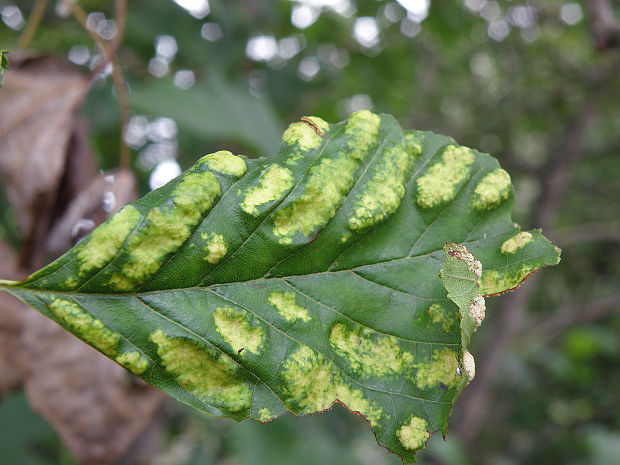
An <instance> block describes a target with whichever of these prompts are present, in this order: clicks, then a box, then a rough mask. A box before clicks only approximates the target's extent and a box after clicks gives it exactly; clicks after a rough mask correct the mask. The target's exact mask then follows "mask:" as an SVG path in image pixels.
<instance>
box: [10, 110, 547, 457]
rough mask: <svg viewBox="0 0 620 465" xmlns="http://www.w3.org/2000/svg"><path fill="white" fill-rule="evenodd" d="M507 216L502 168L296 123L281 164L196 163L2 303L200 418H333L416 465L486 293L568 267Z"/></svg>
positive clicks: (360, 118) (458, 384)
mask: <svg viewBox="0 0 620 465" xmlns="http://www.w3.org/2000/svg"><path fill="white" fill-rule="evenodd" d="M513 201H514V190H513V188H512V185H511V184H510V177H509V176H508V174H507V173H506V172H505V171H503V170H501V169H500V168H499V165H498V163H497V161H496V160H495V159H493V158H491V157H490V156H488V155H485V154H481V153H479V152H476V151H475V150H471V149H469V148H467V147H462V146H458V145H456V144H455V142H454V141H453V140H452V139H450V138H448V137H444V136H438V135H435V134H432V133H430V132H421V131H411V132H407V133H405V132H403V130H402V129H401V128H400V126H399V125H398V123H397V122H396V121H395V120H394V119H393V118H392V117H391V116H389V115H380V116H379V115H375V114H372V113H370V112H368V111H361V112H358V113H354V114H353V115H352V116H351V117H350V118H349V119H348V120H347V121H344V122H342V123H340V124H335V125H334V124H328V123H326V122H325V121H323V120H321V119H320V118H316V117H310V118H304V121H303V122H298V123H293V124H291V125H290V126H289V128H288V129H287V130H286V132H285V133H284V136H283V143H282V146H281V149H280V151H279V152H278V153H277V154H276V155H275V156H273V157H270V158H261V159H254V160H250V159H246V158H243V157H237V156H234V155H233V154H231V153H230V152H225V151H222V152H217V153H215V154H211V155H206V156H204V157H203V158H201V159H200V160H199V161H198V162H197V163H196V165H194V166H193V167H192V168H191V169H189V170H188V171H186V172H185V173H183V174H182V175H181V176H180V177H179V178H177V179H175V180H173V181H171V182H170V183H169V184H167V185H166V186H164V187H162V188H161V189H158V190H155V191H152V192H151V193H149V194H147V195H146V196H145V197H143V198H142V199H140V200H138V201H137V202H135V203H134V204H131V205H128V206H125V207H124V208H123V209H122V210H121V211H120V212H119V213H117V214H116V215H115V216H114V217H113V218H112V219H110V220H109V221H108V222H107V223H105V224H103V225H101V226H99V227H98V228H97V229H96V230H95V231H94V232H93V233H91V235H90V236H88V237H87V238H86V239H84V240H83V241H82V242H81V243H80V244H78V245H77V246H75V247H74V248H73V249H72V250H70V251H69V252H68V253H67V254H65V255H64V256H63V257H61V258H60V259H58V260H57V261H55V262H54V263H52V264H50V265H49V266H47V267H45V268H43V269H42V270H40V271H38V272H36V273H35V274H33V275H32V276H30V277H29V278H28V279H26V280H25V281H23V282H20V283H14V284H12V285H7V284H5V285H4V286H5V287H6V288H7V290H9V291H10V292H11V293H13V294H15V295H16V296H18V297H20V298H21V299H23V300H24V301H25V302H27V303H29V304H30V305H32V306H33V307H35V308H37V309H38V310H39V311H40V312H42V313H43V314H45V315H47V316H48V317H50V318H52V319H54V320H55V321H57V322H58V323H59V324H61V325H62V326H64V327H65V328H67V329H68V330H69V331H71V332H72V333H74V334H76V335H77V336H78V337H80V338H82V339H83V340H84V341H86V342H88V343H89V344H91V345H92V346H94V347H95V348H97V349H98V350H100V351H101V352H103V353H104V354H106V355H107V356H108V357H111V358H113V359H114V360H116V361H117V362H118V363H120V364H121V365H123V366H125V367H126V368H127V369H129V370H130V371H132V372H133V373H134V374H136V375H137V376H140V377H141V378H142V379H144V380H145V381H147V382H148V383H150V384H152V385H154V386H156V387H158V388H160V389H161V390H163V391H165V392H166V393H168V394H169V395H171V396H173V397H175V398H177V399H179V400H180V401H182V402H185V403H187V404H189V405H192V406H194V407H196V408H198V409H200V410H202V411H205V412H209V413H213V414H216V415H223V416H227V417H230V418H234V419H236V420H242V419H245V418H247V417H251V418H254V419H257V420H260V421H268V420H271V419H272V418H275V417H277V416H279V415H282V414H283V413H286V412H287V411H290V412H293V413H294V414H296V415H305V414H309V413H313V412H317V411H323V410H326V409H329V408H330V407H331V406H332V404H333V403H334V402H340V403H341V404H343V405H345V406H346V407H347V408H348V409H349V410H351V411H353V412H357V413H359V414H360V415H363V416H364V417H365V418H366V419H367V420H368V422H369V423H370V424H371V426H372V428H373V430H374V432H375V434H376V437H377V441H378V442H379V443H380V444H381V445H383V446H385V447H387V448H388V449H390V450H391V451H393V452H395V453H397V454H398V455H400V456H401V457H402V458H403V461H404V462H411V461H413V460H414V459H415V451H416V450H418V449H421V448H423V447H424V445H425V443H426V440H427V439H428V437H429V436H430V432H432V431H436V430H438V429H440V430H442V432H443V433H444V434H445V433H446V429H447V420H448V416H449V413H450V410H451V408H452V404H453V403H454V401H455V399H456V397H457V396H458V394H459V392H460V391H461V390H462V389H463V387H464V386H465V384H466V383H467V381H468V380H470V379H471V377H473V371H472V367H471V365H472V363H473V359H471V360H470V357H471V356H470V355H467V354H468V352H466V347H467V344H468V342H469V338H470V337H471V333H472V332H473V330H474V328H475V326H476V324H477V323H479V322H480V321H481V316H480V309H481V304H480V302H479V300H481V297H479V294H480V293H483V294H496V293H501V292H505V291H507V290H509V289H512V288H514V287H517V286H518V285H519V284H520V282H521V281H522V280H523V279H525V277H527V275H528V274H529V273H531V272H533V271H536V270H537V269H539V268H540V267H542V266H545V265H552V264H555V263H557V262H558V261H559V249H557V248H556V247H554V246H553V245H551V244H550V243H549V241H547V240H546V239H545V238H544V237H543V236H542V235H541V233H540V231H530V232H521V231H520V229H519V227H518V226H517V225H515V224H513V222H512V220H511V219H510V212H511V209H512V206H513ZM448 241H449V242H454V243H460V244H462V245H454V244H453V245H448V246H447V247H446V253H447V257H448V259H447V262H446V267H445V268H444V269H443V271H442V277H441V279H440V278H439V272H440V268H441V267H442V265H443V264H444V262H445V261H446V260H445V254H444V250H443V248H444V245H445V244H446V242H448ZM468 250H469V251H468ZM470 252H471V253H473V254H474V255H475V256H476V257H478V259H479V260H480V261H481V262H482V267H483V269H484V271H483V273H482V280H481V282H482V287H480V270H479V266H478V265H476V263H478V262H477V260H476V259H474V258H473V256H472V255H471V254H470ZM442 280H443V282H444V284H445V286H446V287H444V285H443V284H442ZM446 289H447V290H448V293H447V292H446ZM476 299H478V301H477V300H476ZM482 305H483V304H482ZM482 311H483V307H482ZM461 315H462V316H461ZM461 363H463V369H461V367H460V364H461Z"/></svg>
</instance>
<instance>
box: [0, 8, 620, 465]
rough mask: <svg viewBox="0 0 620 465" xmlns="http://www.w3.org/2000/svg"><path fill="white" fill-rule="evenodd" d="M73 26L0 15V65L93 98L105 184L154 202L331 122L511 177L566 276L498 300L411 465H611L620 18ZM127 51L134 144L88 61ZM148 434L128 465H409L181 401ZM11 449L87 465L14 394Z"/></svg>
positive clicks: (619, 438) (616, 418)
mask: <svg viewBox="0 0 620 465" xmlns="http://www.w3.org/2000/svg"><path fill="white" fill-rule="evenodd" d="M76 4H77V5H79V7H80V8H81V9H82V10H83V12H84V13H85V14H86V15H88V16H86V17H85V18H84V19H85V20H86V21H85V22H86V28H85V27H83V25H81V24H80V23H79V21H77V20H76V18H75V17H74V15H73V14H72V8H71V5H72V3H70V2H66V1H63V0H60V1H49V2H43V1H28V0H19V1H18V2H17V3H15V0H0V13H1V16H2V21H3V23H2V24H0V48H5V49H8V50H9V51H11V55H14V54H15V53H17V51H18V49H19V48H20V47H22V46H24V42H27V49H28V50H30V51H36V52H45V53H49V54H52V55H54V56H58V57H64V59H66V60H68V61H69V62H72V63H73V66H74V67H75V68H77V69H79V70H80V71H81V72H82V73H83V74H84V75H88V76H89V78H90V84H89V89H88V94H87V97H86V99H85V102H84V104H83V106H82V108H81V110H80V113H81V114H82V115H83V116H84V118H85V119H86V121H87V124H88V139H87V140H88V145H89V146H90V149H91V150H92V154H93V156H94V157H95V160H96V165H97V167H98V168H99V169H101V170H112V169H115V168H117V167H118V166H119V164H121V165H122V164H123V163H126V164H128V165H129V166H130V167H131V171H132V172H133V174H134V175H135V177H136V179H137V180H138V191H139V193H140V194H144V193H145V192H147V191H148V190H149V189H151V188H153V187H157V186H159V185H161V184H163V183H165V182H166V181H167V180H168V179H170V178H171V177H173V176H175V175H177V174H178V173H179V172H180V170H181V169H185V168H187V167H189V166H190V165H191V164H192V163H193V162H194V161H195V160H196V159H197V158H198V157H199V156H201V155H202V154H205V153H209V152H212V151H215V150H218V149H222V148H226V149H229V150H232V151H233V152H235V153H245V154H248V155H249V156H263V155H269V154H271V153H274V152H275V150H276V148H277V147H278V144H279V137H280V134H281V132H282V130H283V129H284V128H285V127H286V125H287V124H288V123H289V122H292V121H295V120H298V119H299V117H301V116H302V115H317V116H321V117H322V118H324V119H326V120H328V121H332V122H336V121H339V120H341V119H344V118H345V117H346V116H347V115H348V114H349V113H350V112H352V111H355V110H359V109H364V108H367V109H372V110H373V111H376V112H387V113H392V114H393V115H394V116H395V117H396V118H397V119H398V120H399V121H400V122H401V124H402V125H403V126H404V127H408V128H416V129H424V130H432V131H434V132H437V133H441V134H447V135H450V136H452V137H454V138H455V139H456V140H457V141H458V142H459V143H461V144H464V145H468V146H471V147H475V148H478V149H480V150H482V151H486V152H489V153H491V154H492V155H494V156H495V157H497V158H498V159H499V160H500V163H501V164H502V166H503V167H504V168H506V169H507V170H508V171H509V172H510V173H511V175H512V178H513V182H514V184H515V187H516V190H517V203H516V208H515V214H514V219H515V221H517V222H519V223H520V224H522V225H523V226H524V228H532V227H541V228H543V230H544V233H545V235H547V236H548V237H549V238H550V239H551V240H552V241H553V242H554V243H555V244H557V245H558V246H560V247H561V248H562V249H563V257H562V262H561V263H560V265H559V266H557V267H554V268H553V269H547V270H544V271H542V272H541V273H540V274H539V275H538V276H535V277H532V278H531V279H530V280H529V281H528V282H527V283H525V284H524V285H523V286H522V287H521V288H520V289H519V291H518V292H516V293H511V294H509V295H506V296H503V297H496V298H490V299H488V301H487V308H488V310H487V319H486V321H485V323H484V325H483V327H482V328H481V329H480V330H479V331H478V332H477V334H476V337H474V339H473V350H472V353H473V354H474V356H475V357H476V360H477V366H478V374H477V376H476V379H475V380H474V382H473V383H472V384H471V385H470V386H469V387H468V388H467V389H466V391H465V392H464V394H463V395H462V397H461V398H460V399H459V402H457V404H456V405H455V407H454V409H453V413H452V418H451V420H450V428H449V435H448V438H447V441H445V442H444V441H442V439H441V437H440V435H437V434H436V435H434V436H433V438H432V439H431V440H430V442H429V445H428V450H426V451H424V452H421V453H420V454H419V455H418V457H419V463H422V464H445V465H448V464H454V465H456V464H463V465H465V464H497V465H504V464H505V465H510V464H520V463H537V464H557V463H564V464H571V465H573V464H574V465H577V464H593V465H597V464H601V465H602V464H611V463H618V457H620V389H619V387H618V386H620V369H619V368H620V312H619V310H620V285H619V282H620V248H619V247H618V243H619V242H620V220H619V213H620V183H619V182H618V178H619V177H620V48H619V45H620V2H617V1H613V0H591V1H588V2H573V1H565V0H547V1H542V0H539V1H535V0H512V1H509V0H498V1H495V0H458V1H448V0H432V1H430V0H398V1H379V0H332V1H330V0H295V1H267V0H240V1H237V2H226V1H221V0H209V1H207V0H174V1H172V0H161V1H147V0H131V1H129V2H128V3H127V5H126V7H127V18H126V26H125V27H124V28H120V27H119V24H118V19H119V18H118V11H119V8H121V9H122V7H123V4H124V2H122V1H116V2H111V1H102V0H80V1H79V2H78V3H76ZM37 7H38V8H39V10H40V11H41V12H42V16H41V21H40V23H39V24H38V27H36V28H34V30H31V31H30V32H28V34H26V33H25V32H24V31H27V30H28V25H27V24H28V22H29V20H28V18H29V17H32V12H33V11H36V10H37ZM74 13H75V11H74ZM31 32H32V34H31ZM121 32H122V33H123V35H122V41H120V43H119V44H118V48H117V49H116V50H115V52H116V57H117V61H118V63H119V65H120V67H119V69H120V70H121V71H122V79H123V81H122V82H124V83H125V84H126V86H127V89H128V102H127V103H128V105H129V110H128V118H127V122H126V123H127V124H126V125H125V128H124V130H122V123H121V122H120V120H119V99H117V97H116V96H117V94H118V92H117V91H116V90H115V88H114V85H113V73H112V65H111V64H109V63H108V64H107V65H106V63H105V61H104V58H103V57H102V55H101V51H100V50H99V49H98V48H97V45H96V43H95V41H94V38H97V40H98V41H99V42H101V43H104V44H108V43H113V42H114V41H115V40H117V39H118V38H119V37H120V36H119V34H120V33H121ZM25 35H31V39H30V38H25V37H24V36H25ZM115 38H116V39H115ZM20 41H21V42H20ZM11 55H9V57H11ZM102 63H103V66H100V65H101V64H102ZM93 70H94V74H93ZM10 73H11V71H9V72H7V73H5V76H9V79H10ZM3 91H4V90H2V91H0V92H3ZM121 100H123V97H122V96H121ZM122 104H123V102H122V101H121V107H122ZM121 136H122V138H123V139H124V142H125V143H126V145H127V146H128V147H129V148H130V157H129V158H128V159H127V160H125V161H123V159H122V156H121V153H120V152H119V140H120V139H121ZM0 207H1V211H2V212H3V213H2V215H1V217H0V238H1V239H2V240H3V241H4V242H7V243H10V244H12V246H13V247H14V248H16V249H18V248H19V247H21V246H23V243H22V241H23V233H22V231H20V228H19V226H18V222H17V220H16V219H15V211H14V209H12V207H11V205H10V203H9V201H8V200H7V198H6V195H4V194H2V199H0ZM50 258H52V257H47V259H48V260H49V259H50ZM3 277H5V276H3ZM84 347H85V348H84V350H90V349H87V348H86V346H84ZM0 376H1V374H0ZM149 424H150V426H148V427H147V428H146V430H145V431H144V432H143V433H142V434H141V435H140V436H139V437H138V439H137V440H136V441H135V442H134V444H133V445H132V446H131V448H130V449H129V451H128V452H127V453H126V454H125V455H124V456H123V457H119V458H118V459H117V460H116V461H115V462H114V463H117V464H119V465H120V464H132V463H149V464H153V465H164V464H183V465H192V464H210V463H213V464H226V465H255V464H256V465H259V464H271V465H276V464H288V463H297V464H317V463H323V464H330V463H334V464H336V463H337V464H351V465H353V464H368V465H370V464H372V465H381V464H397V463H399V460H398V459H397V458H396V457H395V456H392V455H390V454H389V453H388V452H387V451H386V450H383V449H381V448H379V447H378V446H377V445H376V443H375V441H374V438H373V437H372V433H371V431H370V428H369V427H368V426H367V425H366V424H365V422H364V421H363V420H362V419H361V418H359V417H354V416H352V415H349V414H347V413H346V412H345V411H344V410H343V409H342V408H340V407H338V406H336V407H334V409H333V410H332V411H331V412H329V413H325V414H321V415H313V416H311V417H308V418H303V419H296V418H293V417H291V416H288V417H285V418H281V419H279V420H277V421H274V422H272V423H269V424H268V425H262V424H260V423H254V422H244V423H242V424H235V423H233V422H231V421H229V420H221V419H217V418H208V417H204V416H202V415H200V414H197V413H195V412H192V411H190V409H189V408H186V407H185V406H182V405H180V404H178V403H176V402H175V401H172V400H169V401H167V402H166V403H165V405H164V406H163V407H162V409H161V410H160V411H159V412H158V413H157V414H156V415H155V416H154V417H153V419H152V421H150V422H149ZM0 431H2V434H0V458H1V459H0V461H1V462H2V463H7V464H26V463H27V464H75V463H78V462H77V461H76V459H75V458H74V455H73V454H72V452H71V451H70V450H68V449H67V448H66V446H64V445H63V444H62V442H61V441H60V439H59V437H58V436H57V433H55V432H54V429H53V428H51V427H50V426H49V424H48V423H47V422H46V421H45V420H44V419H42V418H41V417H40V416H39V415H38V414H36V413H35V412H34V411H33V410H31V407H29V405H28V402H27V401H26V398H25V396H24V394H23V393H21V392H20V391H19V389H17V390H16V391H13V392H5V393H4V397H3V398H2V403H1V404H0Z"/></svg>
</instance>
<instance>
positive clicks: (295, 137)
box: [282, 118, 324, 150]
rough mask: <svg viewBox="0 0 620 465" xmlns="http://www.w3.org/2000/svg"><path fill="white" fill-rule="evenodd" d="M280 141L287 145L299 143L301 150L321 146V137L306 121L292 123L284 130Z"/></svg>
mask: <svg viewBox="0 0 620 465" xmlns="http://www.w3.org/2000/svg"><path fill="white" fill-rule="evenodd" d="M317 119H320V118H317ZM321 121H322V120H321ZM323 122H324V121H323ZM282 142H284V143H286V144H288V145H294V144H299V148H300V149H301V150H312V149H316V148H318V147H320V146H321V144H322V143H323V138H322V137H321V136H320V135H318V134H317V133H316V131H315V130H314V128H312V126H310V125H309V124H308V123H303V122H298V123H292V124H291V125H289V127H288V128H287V129H286V131H284V134H283V135H282Z"/></svg>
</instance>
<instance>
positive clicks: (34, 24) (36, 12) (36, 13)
mask: <svg viewBox="0 0 620 465" xmlns="http://www.w3.org/2000/svg"><path fill="white" fill-rule="evenodd" d="M46 6H47V0H37V1H36V3H35V4H34V7H32V12H31V13H30V16H29V17H28V24H26V27H25V28H24V30H23V32H22V33H21V35H20V36H19V39H18V40H17V48H18V49H20V50H23V49H25V48H26V47H28V44H29V43H30V41H31V40H32V38H33V37H34V34H35V33H36V32H37V29H38V28H39V24H40V23H41V19H43V15H44V13H45V7H46Z"/></svg>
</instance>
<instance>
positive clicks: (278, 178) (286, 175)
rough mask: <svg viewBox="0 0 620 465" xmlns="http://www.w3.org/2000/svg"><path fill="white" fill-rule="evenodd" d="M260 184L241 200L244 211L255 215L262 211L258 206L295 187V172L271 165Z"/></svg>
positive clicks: (250, 189)
mask: <svg viewBox="0 0 620 465" xmlns="http://www.w3.org/2000/svg"><path fill="white" fill-rule="evenodd" d="M305 126H307V125H305ZM258 184H259V185H258V186H254V187H251V188H249V189H248V190H247V191H246V192H245V198H244V199H243V202H241V208H242V209H243V211H245V212H246V213H249V214H250V215H253V216H258V214H259V213H260V212H259V210H258V208H257V207H259V206H261V205H264V204H266V203H269V202H272V201H274V200H276V199H279V198H280V197H282V196H283V195H284V193H285V192H286V191H288V190H289V189H290V188H291V187H293V173H291V170H289V169H288V168H283V167H281V166H279V165H271V166H269V167H268V168H267V169H266V170H265V171H264V172H263V174H262V175H261V177H260V179H259V181H258Z"/></svg>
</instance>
